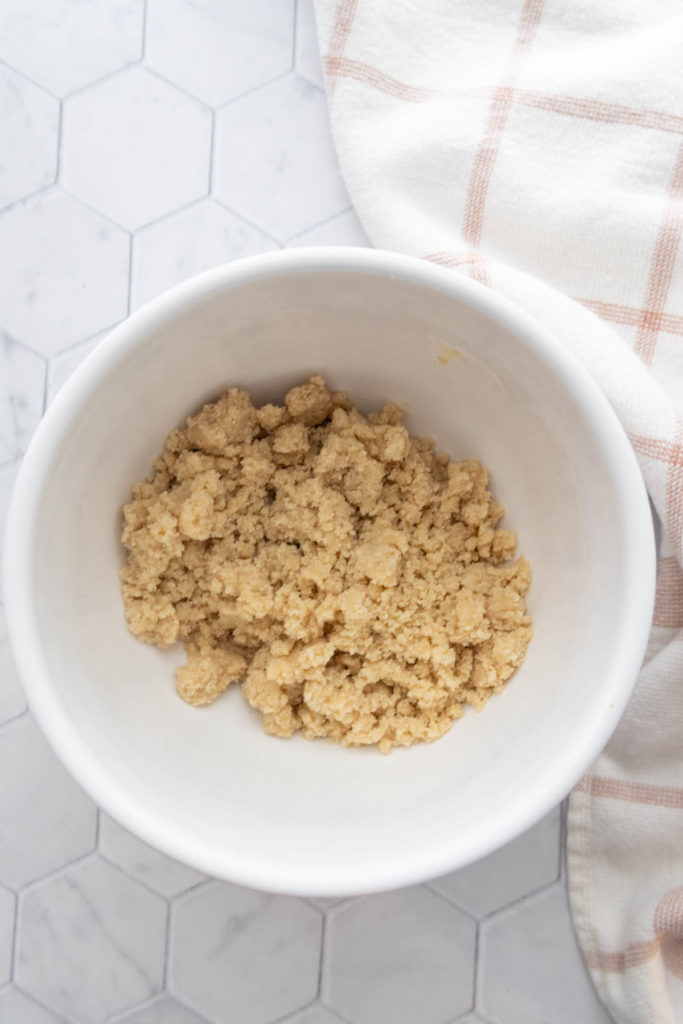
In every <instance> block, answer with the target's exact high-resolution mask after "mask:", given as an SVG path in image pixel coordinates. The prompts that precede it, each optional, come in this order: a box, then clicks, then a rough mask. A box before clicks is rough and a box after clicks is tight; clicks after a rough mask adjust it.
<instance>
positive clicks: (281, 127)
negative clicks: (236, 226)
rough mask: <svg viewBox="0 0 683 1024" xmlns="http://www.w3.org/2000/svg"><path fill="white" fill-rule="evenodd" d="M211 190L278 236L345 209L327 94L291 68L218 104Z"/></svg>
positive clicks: (347, 204) (343, 189)
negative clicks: (274, 79)
mask: <svg viewBox="0 0 683 1024" xmlns="http://www.w3.org/2000/svg"><path fill="white" fill-rule="evenodd" d="M214 189H215V192H216V195H217V196H218V197H219V198H220V199H222V200H223V201H224V202H225V203H226V205H228V206H229V207H230V208H231V209H234V210H235V211H236V212H237V213H241V214H244V216H246V217H248V218H249V220H251V221H253V222H254V223H255V224H258V225H260V226H261V227H262V228H263V229H264V230H265V231H268V232H270V233H271V234H275V236H276V237H277V238H278V239H280V240H284V239H287V238H291V236H292V235H296V234H300V233H301V232H302V231H305V230H306V229H307V228H311V227H313V226H314V225H315V224H318V223H320V222H321V221H323V220H327V219H328V218H329V217H333V216H334V215H335V214H337V213H341V212H342V211H343V210H345V209H346V208H347V207H348V206H349V197H348V195H347V192H346V189H345V187H344V184H343V182H342V179H341V175H340V173H339V166H338V163H337V157H336V154H335V151H334V147H333V145H332V138H331V136H330V131H329V125H328V120H327V106H326V101H325V97H324V95H323V94H322V93H321V92H320V91H319V90H318V89H316V88H315V87H314V86H312V85H311V84H310V83H309V82H306V81H304V80H303V79H302V78H299V77H298V76H297V75H288V76H287V77H286V78H281V79H279V80H278V81H277V82H272V83H271V84H270V85H266V86H264V87H263V88H261V89H257V90H256V91H255V92H252V93H249V95H248V96H243V97H242V98H241V99H239V100H236V101H235V102H234V103H231V104H229V105H228V106H227V107H224V108H223V110H220V111H219V112H218V114H217V115H216V143H215V168H214Z"/></svg>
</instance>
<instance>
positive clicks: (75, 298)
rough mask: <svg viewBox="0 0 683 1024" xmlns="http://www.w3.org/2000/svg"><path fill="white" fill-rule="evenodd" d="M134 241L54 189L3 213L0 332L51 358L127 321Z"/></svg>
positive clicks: (0, 225) (1, 229)
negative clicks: (77, 342)
mask: <svg viewBox="0 0 683 1024" xmlns="http://www.w3.org/2000/svg"><path fill="white" fill-rule="evenodd" d="M129 246H130V243H129V238H128V235H127V234H126V232H125V231H124V230H123V229H122V228H119V227H116V225H114V224H111V223H110V222H109V221H107V220H105V219H104V218H103V217H101V216H100V215H99V214H97V213H94V212H93V211H92V210H90V209H88V207H87V206H84V205H83V204H82V203H79V202H78V201H77V200H76V199H73V198H72V197H71V196H68V195H65V194H64V193H63V192H60V191H58V190H55V191H54V192H50V193H41V194H40V195H39V196H37V197H36V198H35V199H30V200H28V202H27V203H26V204H25V205H21V204H20V205H19V206H14V207H12V209H11V210H7V211H6V212H5V213H3V214H0V326H2V327H4V328H5V329H6V330H7V331H8V333H9V334H11V335H12V336H13V338H14V339H15V340H16V341H21V342H24V343H25V344H27V345H30V346H31V348H34V349H36V350H37V351H38V352H41V353H43V354H44V355H53V354H54V353H55V352H59V350H60V349H62V348H67V347H68V346H69V345H71V344H73V343H74V342H76V341H79V340H80V339H81V338H85V337H88V336H89V335H92V334H95V332H96V331H99V330H102V328H104V327H107V326H108V325H109V324H112V323H115V322H116V321H117V320H120V319H121V318H122V317H123V316H125V314H126V309H127V306H128V255H129Z"/></svg>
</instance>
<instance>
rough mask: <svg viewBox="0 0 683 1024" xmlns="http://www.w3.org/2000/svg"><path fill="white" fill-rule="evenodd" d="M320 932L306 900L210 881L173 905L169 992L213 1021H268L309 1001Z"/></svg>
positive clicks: (316, 972) (320, 922) (315, 978)
mask: <svg viewBox="0 0 683 1024" xmlns="http://www.w3.org/2000/svg"><path fill="white" fill-rule="evenodd" d="M322 930H323V916H322V914H321V913H320V911H319V910H316V909H315V908H314V907H312V906H310V905H309V904H308V903H306V902H305V901H304V900H299V899H294V898H292V897H287V896H271V895H269V894H267V893H261V892H254V891H252V890H251V889H241V888H238V887H237V886H234V885H228V884H227V883H222V884H221V883H218V882H210V883H208V884H207V885H205V886H201V887H200V888H198V889H196V890H193V891H191V892H189V893H187V894H186V895H185V896H183V897H181V898H180V899H179V900H177V902H176V904H175V906H174V909H173V917H172V920H171V943H170V963H169V987H170V989H171V991H172V992H174V993H175V994H176V995H178V996H179V997H181V998H182V999H183V1000H184V1001H185V1002H186V1003H188V1004H189V1005H190V1006H191V1007H192V1008H193V1009H196V1010H197V1011H198V1012H199V1013H203V1014H205V1016H206V1017H208V1019H209V1020H210V1021H213V1022H215V1024H222V1022H223V1021H225V1022H226V1024H227V1022H228V1021H233V1020H235V1021H239V1022H240V1024H269V1022H271V1021H274V1020H277V1019H278V1017H281V1016H283V1015H284V1014H286V1013H289V1012H292V1011H294V1010H298V1009H300V1008H302V1007H305V1006H306V1005H307V1004H308V1003H310V1002H311V1001H312V1000H313V999H314V998H315V996H316V994H317V992H318V987H319V974H320V950H321V940H322ZM237 979H239V983H238V984H236V980H237Z"/></svg>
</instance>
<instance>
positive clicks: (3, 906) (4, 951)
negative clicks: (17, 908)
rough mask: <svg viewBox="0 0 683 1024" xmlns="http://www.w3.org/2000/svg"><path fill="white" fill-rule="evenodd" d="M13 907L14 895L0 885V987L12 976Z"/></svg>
mask: <svg viewBox="0 0 683 1024" xmlns="http://www.w3.org/2000/svg"><path fill="white" fill-rule="evenodd" d="M14 905H15V898H14V893H12V892H10V891H9V889H5V888H4V886H2V885H0V985H5V984H6V983H7V982H8V981H9V980H10V977H11V975H12V950H13V948H14ZM0 1019H1V1018H0Z"/></svg>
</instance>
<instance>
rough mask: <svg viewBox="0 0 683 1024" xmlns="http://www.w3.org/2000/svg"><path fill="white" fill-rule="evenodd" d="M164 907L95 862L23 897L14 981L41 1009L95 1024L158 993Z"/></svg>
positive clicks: (56, 877) (96, 859)
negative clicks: (31, 996) (41, 1003)
mask: <svg viewBox="0 0 683 1024" xmlns="http://www.w3.org/2000/svg"><path fill="white" fill-rule="evenodd" d="M166 914H167V907H166V904H165V902H164V901H163V900H162V899H161V898H160V897H159V896H155V895H154V894H153V893H151V892H149V890H147V889H145V888H144V887H143V886H141V885H139V884H138V883H137V882H134V881H133V880H132V879H130V878H127V877H126V875H124V874H122V873H121V872H120V871H117V870H116V868H113V867H111V866H110V865H109V864H107V863H105V862H104V861H103V860H101V859H100V858H99V857H96V856H93V857H89V858H88V859H87V860H84V861H81V862H80V863H79V864H76V865H74V866H73V867H70V868H67V870H66V871H64V872H63V873H60V874H57V875H53V876H52V877H51V878H48V879H46V880H45V881H43V882H40V883H39V884H38V885H36V886H34V887H33V888H32V889H30V890H28V892H26V893H23V894H22V898H21V902H20V905H19V923H18V929H17V965H16V980H17V982H18V984H19V985H21V987H22V988H24V989H25V990H26V991H28V992H30V993H32V994H33V995H35V996H36V997H37V998H38V999H40V1001H41V1002H43V1003H45V1004H46V1005H48V1006H50V1007H52V1008H53V1009H55V1010H56V1011H58V1012H60V1013H63V1014H65V1015H73V1016H75V1017H77V1018H78V1019H79V1020H82V1021H84V1022H85V1024H99V1022H101V1021H106V1020H108V1019H109V1018H110V1017H111V1016H112V1015H113V1014H115V1013H120V1012H121V1011H122V1010H125V1009H127V1008H128V1007H133V1006H135V1004H136V1003H140V1002H142V1001H143V1000H144V999H147V998H149V997H150V996H152V995H154V994H155V993H156V992H159V991H160V990H161V988H162V982H163V972H164V947H163V938H164V934H165V930H166Z"/></svg>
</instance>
